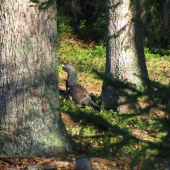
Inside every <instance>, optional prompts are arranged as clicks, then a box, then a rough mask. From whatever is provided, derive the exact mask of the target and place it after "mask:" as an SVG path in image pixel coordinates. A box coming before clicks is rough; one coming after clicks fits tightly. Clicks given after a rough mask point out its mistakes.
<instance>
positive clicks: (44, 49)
mask: <svg viewBox="0 0 170 170" xmlns="http://www.w3.org/2000/svg"><path fill="white" fill-rule="evenodd" d="M55 11H56V7H55V6H54V7H50V8H48V9H46V10H44V11H41V12H40V11H39V9H38V6H37V5H35V4H33V3H31V2H30V1H29V0H22V1H21V0H15V1H11V0H0V76H1V77H0V139H1V140H0V154H1V155H6V156H10V155H18V156H21V155H22V156H23V155H25V156H35V155H49V154H66V153H68V152H71V150H72V148H71V143H70V140H69V138H68V135H67V132H66V130H65V126H64V124H63V121H62V119H61V114H60V112H59V101H58V95H59V89H58V62H57V55H56V54H57V53H56V50H57V49H56V46H57V43H56V42H57V41H56V40H57V26H56V12H55Z"/></svg>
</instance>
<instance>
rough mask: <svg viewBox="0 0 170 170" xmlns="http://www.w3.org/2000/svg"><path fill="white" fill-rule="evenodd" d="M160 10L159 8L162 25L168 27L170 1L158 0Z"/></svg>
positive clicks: (169, 22) (169, 24) (169, 25)
mask: <svg viewBox="0 0 170 170" xmlns="http://www.w3.org/2000/svg"><path fill="white" fill-rule="evenodd" d="M160 10H161V16H162V21H163V25H164V26H165V27H167V28H169V27H170V1H169V0H160Z"/></svg>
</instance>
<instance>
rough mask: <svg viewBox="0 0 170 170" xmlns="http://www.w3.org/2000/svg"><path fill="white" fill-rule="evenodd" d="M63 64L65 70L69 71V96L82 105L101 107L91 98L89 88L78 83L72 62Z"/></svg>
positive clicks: (67, 85)
mask: <svg viewBox="0 0 170 170" xmlns="http://www.w3.org/2000/svg"><path fill="white" fill-rule="evenodd" d="M61 66H62V67H63V70H64V71H65V72H67V73H68V77H67V80H66V93H67V96H68V98H69V99H70V100H73V101H76V102H78V103H80V104H82V105H87V106H88V105H91V106H93V107H95V108H97V109H100V106H99V105H97V104H96V103H95V102H93V101H92V100H91V97H90V94H89V93H88V92H87V90H86V89H85V88H84V87H83V86H81V85H80V84H79V83H78V77H77V71H76V69H75V68H74V67H73V66H72V65H70V64H66V65H61Z"/></svg>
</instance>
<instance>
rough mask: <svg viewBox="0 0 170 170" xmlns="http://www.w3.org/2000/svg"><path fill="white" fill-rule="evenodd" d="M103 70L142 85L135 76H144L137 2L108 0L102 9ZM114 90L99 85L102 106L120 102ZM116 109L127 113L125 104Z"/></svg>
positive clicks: (127, 108)
mask: <svg viewBox="0 0 170 170" xmlns="http://www.w3.org/2000/svg"><path fill="white" fill-rule="evenodd" d="M106 29H107V31H106V32H107V33H106V70H105V74H106V75H108V74H112V75H113V78H115V79H118V80H120V81H122V80H126V79H127V80H128V81H129V82H131V83H134V84H135V85H136V87H137V88H139V89H142V88H143V87H144V83H143V81H142V80H141V79H140V78H138V77H137V76H135V75H134V74H136V75H139V76H145V77H148V73H147V69H146V63H145V55H144V48H143V35H142V24H141V21H140V1H139V2H138V1H135V2H134V1H133V2H132V1H130V0H114V1H113V0H108V9H107V12H106ZM115 92H116V89H113V87H109V86H107V85H106V84H105V83H104V84H103V88H102V95H101V99H102V101H103V102H104V104H105V105H106V106H108V105H110V106H111V105H112V104H115V103H117V102H124V101H125V100H126V99H125V98H124V97H119V96H116V95H115ZM118 110H119V111H120V112H128V111H129V107H128V105H124V106H121V107H119V109H118Z"/></svg>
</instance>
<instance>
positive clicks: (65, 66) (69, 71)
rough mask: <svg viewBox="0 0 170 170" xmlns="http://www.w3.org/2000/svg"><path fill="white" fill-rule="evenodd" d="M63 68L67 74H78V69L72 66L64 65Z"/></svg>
mask: <svg viewBox="0 0 170 170" xmlns="http://www.w3.org/2000/svg"><path fill="white" fill-rule="evenodd" d="M61 66H62V67H63V70H64V71H66V72H67V73H71V72H76V69H75V68H74V67H73V66H72V65H71V64H65V65H63V64H62V65H61Z"/></svg>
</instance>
